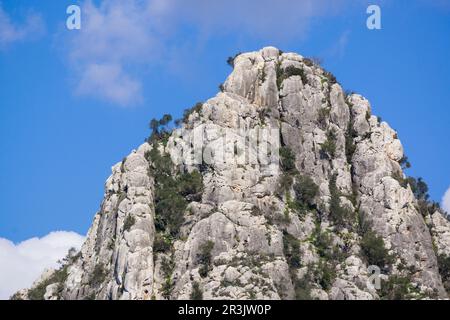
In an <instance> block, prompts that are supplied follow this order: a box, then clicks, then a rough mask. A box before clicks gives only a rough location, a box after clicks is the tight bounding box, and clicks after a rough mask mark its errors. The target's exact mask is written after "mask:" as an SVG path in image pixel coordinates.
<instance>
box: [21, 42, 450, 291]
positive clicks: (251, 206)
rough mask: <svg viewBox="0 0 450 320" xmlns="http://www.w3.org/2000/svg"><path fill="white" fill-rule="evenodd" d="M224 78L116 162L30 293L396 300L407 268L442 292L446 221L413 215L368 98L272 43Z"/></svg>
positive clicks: (388, 134) (399, 153)
mask: <svg viewBox="0 0 450 320" xmlns="http://www.w3.org/2000/svg"><path fill="white" fill-rule="evenodd" d="M361 80H362V81H363V80H364V79H361ZM199 85H201V84H199ZM221 88H222V91H221V92H219V93H218V94H217V95H216V96H215V97H213V98H211V99H210V100H208V101H206V102H205V103H203V105H200V106H198V107H197V108H196V109H195V110H193V112H192V113H191V114H190V115H188V116H186V118H185V121H184V122H183V124H182V125H181V126H180V127H179V128H177V129H175V130H174V131H173V132H171V133H170V135H168V136H167V137H166V138H165V139H159V140H158V139H155V140H154V141H152V142H151V143H145V144H143V145H142V146H140V147H139V148H138V149H137V150H134V151H133V152H132V153H131V154H129V155H128V156H127V157H126V158H125V159H124V160H123V161H122V162H121V163H118V164H117V165H115V166H114V167H113V168H112V175H111V177H110V178H109V179H108V180H107V182H106V185H105V196H104V199H103V202H102V204H101V207H100V210H99V212H98V213H97V214H96V215H95V217H94V221H93V224H92V226H91V229H90V231H89V234H88V237H87V240H86V242H85V244H84V246H83V248H82V249H81V252H80V253H78V254H77V255H75V256H73V257H71V258H70V259H69V262H68V263H67V265H66V267H65V269H64V274H62V275H60V273H61V270H59V271H55V273H56V275H58V276H57V277H53V278H54V279H53V280H52V277H51V275H50V280H49V275H48V274H47V275H46V276H45V277H44V278H43V279H41V280H40V281H38V282H37V283H36V284H35V285H34V286H33V288H32V289H30V290H28V291H21V292H19V295H20V296H21V298H25V299H26V298H29V296H28V294H29V293H30V291H31V292H33V290H35V289H36V287H37V286H38V285H39V283H41V284H42V283H43V281H44V283H45V284H46V287H45V290H44V291H45V296H44V297H43V298H45V299H144V300H145V299H191V298H192V299H193V298H195V297H199V296H200V297H202V298H203V299H382V298H387V299H389V298H395V297H399V296H398V295H395V294H396V292H392V291H393V290H395V289H392V288H391V287H394V288H397V287H396V285H394V286H392V284H395V283H396V282H395V281H399V282H400V280H398V279H401V280H402V281H403V282H404V283H406V284H407V285H404V286H403V287H400V289H399V290H400V291H401V292H400V293H399V295H401V297H402V298H405V299H423V298H447V293H446V290H445V288H444V285H443V281H442V278H441V275H440V273H439V267H438V259H437V257H438V256H440V257H443V256H448V255H450V249H449V248H450V224H449V221H448V220H446V219H445V218H444V217H443V215H442V214H441V213H440V212H439V211H436V212H433V214H432V215H425V216H424V215H423V214H421V213H419V210H418V202H417V199H416V198H415V196H414V194H413V192H412V190H411V187H410V186H409V185H408V184H407V183H404V182H405V181H404V179H405V176H404V174H403V172H402V167H401V164H400V163H401V160H402V158H403V148H402V144H401V142H400V141H399V140H398V138H397V133H396V132H395V131H394V130H393V129H391V128H390V127H389V125H388V124H387V123H386V122H380V121H379V119H378V118H377V117H376V116H374V115H372V113H371V106H370V103H369V101H367V100H366V99H365V98H364V97H362V96H360V95H358V94H346V93H344V92H343V89H342V87H341V86H340V85H339V84H338V83H337V82H336V80H335V79H334V76H332V75H331V74H329V73H328V72H326V71H325V70H324V69H323V68H321V67H320V66H319V65H317V64H316V63H314V62H313V61H311V60H309V59H306V58H304V57H302V56H301V55H298V54H295V53H283V52H281V51H280V50H278V49H276V48H273V47H267V48H263V49H262V50H260V51H257V52H249V53H243V54H240V55H239V56H237V57H236V58H235V59H234V61H233V72H232V73H231V74H230V76H229V77H228V79H227V80H226V81H225V82H224V84H223V85H222V87H221ZM163 140H164V141H163ZM197 147H198V148H200V149H198V148H197ZM190 148H193V149H196V148H197V149H196V150H191V149H190ZM156 150H158V151H156ZM199 150H200V151H201V152H198V151H199ZM193 155H194V156H193ZM164 156H165V157H164ZM158 157H164V159H163V161H157V160H158ZM287 158H289V159H290V160H291V163H290V164H288V162H289V161H288V160H287ZM280 164H281V165H280ZM162 165H166V166H169V167H170V169H169V170H171V171H170V172H171V174H169V175H168V176H169V177H166V175H165V174H164V171H163V170H162V169H161V168H160V166H162ZM194 172H196V173H197V174H199V175H200V177H201V179H200V180H201V185H202V186H201V188H200V189H199V188H194V189H196V190H195V192H192V191H189V192H190V193H189V192H184V191H183V192H181V191H179V190H181V189H179V187H180V186H181V185H183V186H184V185H189V183H191V184H193V182H192V180H195V179H193V178H192V177H194V176H195V175H194V174H193V173H194ZM183 174H184V175H185V177H191V178H192V179H191V180H189V179H187V178H186V179H185V180H186V181H191V182H186V181H185V180H180V179H182V178H177V177H181V176H182V175H183ZM197 178H198V177H197ZM177 179H178V180H177ZM197 180H198V179H197ZM168 181H169V182H170V181H172V182H175V183H174V185H173V186H172V185H170V183H169V182H168ZM181 181H184V182H183V183H182V182H181ZM169 185H170V186H169ZM189 186H191V185H189ZM188 189H189V188H188ZM173 190H175V193H177V192H178V194H179V195H180V192H181V196H180V197H181V198H180V197H178V198H171V196H173ZM177 190H178V191H177ZM183 190H184V189H183ZM171 192H172V193H171ZM180 199H181V200H180ZM80 201H82V199H80ZM164 201H166V202H164ZM178 203H180V205H179V206H175V204H178ZM174 208H175V209H174ZM177 210H178V211H177ZM166 211H168V213H167V212H166ZM175 216H176V217H177V219H178V220H177V221H179V222H178V223H177V224H176V228H175V227H174V225H175V222H173V221H172V220H175V218H174V217H175ZM370 266H372V267H371V268H369V267H370ZM374 275H375V277H378V280H380V282H381V289H379V288H376V287H375V286H374V285H373V284H376V281H374V279H375V278H374V277H373V276H374ZM375 280H377V279H375ZM45 281H46V282H45ZM383 288H384V289H383Z"/></svg>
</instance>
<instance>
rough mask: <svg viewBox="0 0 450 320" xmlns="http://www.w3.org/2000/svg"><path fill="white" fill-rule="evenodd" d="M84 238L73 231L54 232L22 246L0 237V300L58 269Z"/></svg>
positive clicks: (30, 240)
mask: <svg viewBox="0 0 450 320" xmlns="http://www.w3.org/2000/svg"><path fill="white" fill-rule="evenodd" d="M83 241H84V237H82V236H80V235H79V234H77V233H74V232H65V231H58V232H52V233H50V234H48V235H47V236H45V237H43V238H32V239H29V240H27V241H24V242H21V243H19V244H17V245H16V244H14V243H12V242H11V241H9V240H7V239H3V238H0V300H2V299H8V298H9V297H10V296H11V295H12V294H14V293H15V292H17V291H18V290H20V289H23V288H29V287H30V286H31V285H32V284H33V282H34V281H35V280H37V278H38V277H39V276H40V275H41V273H42V272H43V271H44V270H45V269H46V268H55V267H57V266H58V264H57V261H58V260H60V259H62V258H64V257H65V256H66V255H67V252H68V251H69V249H70V248H76V249H79V248H80V247H81V245H82V243H83Z"/></svg>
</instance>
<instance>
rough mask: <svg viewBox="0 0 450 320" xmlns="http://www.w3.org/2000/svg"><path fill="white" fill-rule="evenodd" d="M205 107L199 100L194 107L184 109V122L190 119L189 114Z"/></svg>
mask: <svg viewBox="0 0 450 320" xmlns="http://www.w3.org/2000/svg"><path fill="white" fill-rule="evenodd" d="M202 108H203V102H197V103H196V104H195V105H194V106H193V107H192V108H189V109H186V110H184V113H183V120H182V121H183V122H184V123H186V122H187V121H188V119H189V116H190V115H191V114H193V113H200V112H201V110H202Z"/></svg>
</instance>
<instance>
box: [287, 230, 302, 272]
mask: <svg viewBox="0 0 450 320" xmlns="http://www.w3.org/2000/svg"><path fill="white" fill-rule="evenodd" d="M283 251H284V256H285V257H286V261H287V263H288V265H289V268H293V269H298V268H300V267H301V261H300V242H299V240H298V239H297V238H295V237H294V236H292V235H290V234H289V233H287V232H284V233H283Z"/></svg>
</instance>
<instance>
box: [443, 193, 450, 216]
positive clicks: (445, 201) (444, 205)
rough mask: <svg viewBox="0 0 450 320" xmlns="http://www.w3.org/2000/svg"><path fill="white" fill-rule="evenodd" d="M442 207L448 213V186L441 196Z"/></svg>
mask: <svg viewBox="0 0 450 320" xmlns="http://www.w3.org/2000/svg"><path fill="white" fill-rule="evenodd" d="M442 208H443V209H444V210H445V211H446V212H447V214H450V188H448V190H447V192H446V193H445V194H444V197H443V198H442Z"/></svg>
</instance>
